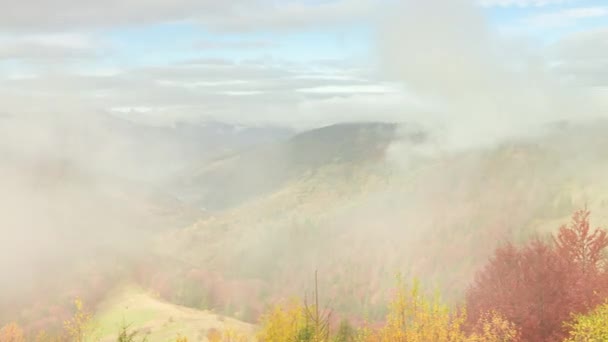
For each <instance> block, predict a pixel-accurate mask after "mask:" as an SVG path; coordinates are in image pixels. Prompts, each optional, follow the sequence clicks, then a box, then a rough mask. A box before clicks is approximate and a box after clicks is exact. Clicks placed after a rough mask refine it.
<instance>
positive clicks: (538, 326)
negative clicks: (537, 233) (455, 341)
mask: <svg viewBox="0 0 608 342" xmlns="http://www.w3.org/2000/svg"><path fill="white" fill-rule="evenodd" d="M607 245H608V240H607V239H606V232H605V231H603V230H601V229H599V228H598V229H597V230H595V231H594V232H590V230H589V213H588V212H587V211H578V212H576V213H575V214H574V215H573V217H572V223H571V224H570V226H562V227H561V228H560V230H559V233H558V235H557V237H556V238H555V239H553V240H551V241H548V242H546V241H543V240H540V239H534V240H532V241H531V242H529V243H528V244H527V245H525V246H522V247H519V248H518V247H515V246H513V245H512V244H507V245H505V246H503V247H500V248H498V249H497V250H496V251H495V253H494V256H493V257H492V258H491V259H490V261H489V262H488V264H487V265H486V266H485V267H484V268H483V269H482V270H481V271H480V272H478V273H477V275H476V277H475V280H474V282H473V284H472V285H471V287H470V288H469V290H468V292H467V296H466V301H467V308H468V313H469V317H468V322H469V325H474V324H475V323H476V322H477V321H478V320H479V319H480V317H481V316H482V315H483V314H484V313H486V312H491V311H493V310H495V311H497V312H499V313H500V314H502V315H503V316H504V318H506V319H507V320H509V321H511V322H513V323H515V324H516V325H517V326H518V327H520V328H521V337H522V339H523V340H526V341H561V340H562V339H563V338H564V337H565V336H566V333H567V329H566V327H564V325H563V322H565V321H567V320H569V318H570V315H571V313H584V312H586V311H587V310H588V308H591V307H593V306H594V305H595V304H597V303H599V302H600V301H601V299H602V295H601V294H605V293H606V291H605V289H606V281H605V278H606V275H605V272H604V270H603V268H602V267H601V263H602V252H603V250H604V249H605V247H606V246H607Z"/></svg>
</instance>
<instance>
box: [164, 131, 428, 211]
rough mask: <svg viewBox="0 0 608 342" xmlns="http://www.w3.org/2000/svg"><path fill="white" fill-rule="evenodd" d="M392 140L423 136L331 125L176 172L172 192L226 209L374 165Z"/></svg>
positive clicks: (414, 140)
mask: <svg viewBox="0 0 608 342" xmlns="http://www.w3.org/2000/svg"><path fill="white" fill-rule="evenodd" d="M395 139H401V140H407V141H410V142H412V143H420V142H421V141H423V140H424V139H425V134H424V132H423V131H422V130H420V129H418V128H414V127H412V128H409V127H408V128H407V129H406V128H405V127H404V126H399V125H397V124H391V123H348V124H336V125H332V126H328V127H322V128H318V129H314V130H310V131H306V132H302V133H300V134H297V135H295V136H293V137H291V138H289V139H285V140H280V141H277V142H275V143H270V144H264V145H258V146H255V147H253V148H250V149H246V150H244V151H239V152H237V153H233V154H228V155H225V156H223V157H218V158H216V159H214V160H213V161H211V162H204V163H201V164H200V165H199V166H197V167H195V168H190V169H187V170H185V171H184V172H182V173H180V174H179V177H177V180H176V182H175V185H174V187H175V188H176V189H178V190H177V196H178V197H180V198H182V199H184V200H185V201H188V202H191V203H197V204H198V205H200V206H201V207H203V208H205V209H207V210H212V211H216V210H222V209H227V208H230V207H234V206H236V205H238V204H241V203H243V202H244V201H247V200H250V199H254V198H256V197H259V196H262V195H267V194H270V193H272V192H273V191H276V190H278V189H280V188H281V187H282V186H284V185H285V184H286V183H288V182H290V181H293V180H296V179H298V178H300V177H303V176H305V175H307V174H310V173H314V172H316V171H317V170H319V169H320V168H323V167H326V166H329V165H345V166H356V165H362V164H365V163H375V162H376V161H378V160H380V159H382V158H383V156H384V152H385V150H386V148H387V147H388V146H389V145H390V144H391V143H392V142H393V141H394V140H395Z"/></svg>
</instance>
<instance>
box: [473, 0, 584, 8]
mask: <svg viewBox="0 0 608 342" xmlns="http://www.w3.org/2000/svg"><path fill="white" fill-rule="evenodd" d="M566 2H572V0H479V3H480V4H481V5H482V6H486V7H493V6H501V7H511V6H518V7H543V6H548V5H557V4H563V3H566Z"/></svg>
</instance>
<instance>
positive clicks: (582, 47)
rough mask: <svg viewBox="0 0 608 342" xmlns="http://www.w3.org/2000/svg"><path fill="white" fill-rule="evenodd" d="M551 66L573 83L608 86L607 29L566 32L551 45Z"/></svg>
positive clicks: (577, 84)
mask: <svg viewBox="0 0 608 342" xmlns="http://www.w3.org/2000/svg"><path fill="white" fill-rule="evenodd" d="M550 52H551V56H552V59H553V70H554V71H555V72H556V73H557V74H558V75H560V76H561V77H562V78H563V79H564V80H565V81H566V82H568V83H570V84H573V85H576V86H594V87H598V86H601V87H608V57H607V56H608V29H606V28H602V29H595V30H589V31H583V32H577V33H573V34H570V35H567V36H565V37H563V38H561V39H560V40H558V41H557V42H556V43H554V44H552V45H551V46H550Z"/></svg>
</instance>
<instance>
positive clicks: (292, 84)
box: [0, 60, 417, 128]
mask: <svg viewBox="0 0 608 342" xmlns="http://www.w3.org/2000/svg"><path fill="white" fill-rule="evenodd" d="M334 64H335V65H334ZM370 75H371V72H369V70H366V69H363V70H361V69H358V68H352V67H351V63H348V62H342V63H337V62H335V63H329V62H328V61H319V62H318V63H317V62H314V61H313V62H306V63H291V62H282V61H273V60H270V61H242V62H235V61H230V60H196V61H188V62H182V63H175V64H172V65H167V66H150V67H136V68H130V69H125V70H121V71H117V72H115V73H111V74H105V75H103V74H100V75H86V74H81V73H80V74H79V73H75V72H71V73H67V72H63V73H40V74H38V75H34V76H31V77H26V78H11V79H5V80H3V81H0V87H2V88H3V89H5V90H6V92H4V93H3V94H2V95H1V96H0V100H2V101H3V104H4V109H5V110H6V111H7V113H10V114H20V113H53V112H70V113H74V115H77V114H78V113H83V114H82V115H86V114H84V113H99V112H113V111H114V112H117V113H120V114H121V115H122V116H132V117H133V118H134V119H135V120H141V121H147V122H151V123H154V124H155V125H158V124H165V125H171V124H172V123H174V122H176V121H189V122H202V121H207V120H219V121H225V122H234V123H269V124H283V125H288V126H295V127H300V128H302V127H310V125H312V126H315V125H322V124H331V123H336V122H339V121H344V120H346V121H357V120H366V121H367V120H382V119H387V120H393V119H395V118H396V115H397V114H396V113H400V115H403V114H404V111H406V110H409V109H412V108H416V106H417V104H415V101H413V100H412V98H410V97H408V96H406V95H405V94H403V92H402V91H401V88H400V87H399V86H397V85H394V84H390V83H387V82H383V81H380V80H378V79H375V78H373V77H370ZM5 97H6V98H5ZM325 108H331V109H325ZM387 108H390V110H389V109H387ZM334 110H335V111H336V112H333V111H334Z"/></svg>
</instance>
